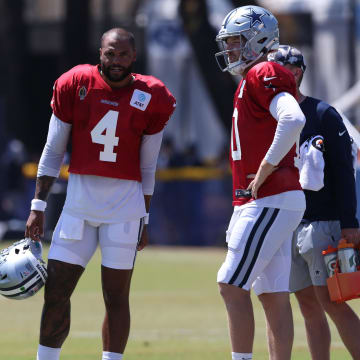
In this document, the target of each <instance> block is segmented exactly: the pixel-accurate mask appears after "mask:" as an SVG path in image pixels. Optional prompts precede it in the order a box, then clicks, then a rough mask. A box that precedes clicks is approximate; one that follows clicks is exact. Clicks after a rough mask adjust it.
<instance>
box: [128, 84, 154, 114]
mask: <svg viewBox="0 0 360 360" xmlns="http://www.w3.org/2000/svg"><path fill="white" fill-rule="evenodd" d="M150 99H151V94H149V93H147V92H144V91H141V90H138V89H135V90H134V93H133V96H132V98H131V100H130V105H131V106H133V107H135V108H137V109H139V110H142V111H145V110H146V108H147V106H148V105H149V102H150Z"/></svg>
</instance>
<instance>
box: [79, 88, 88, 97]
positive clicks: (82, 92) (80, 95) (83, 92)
mask: <svg viewBox="0 0 360 360" xmlns="http://www.w3.org/2000/svg"><path fill="white" fill-rule="evenodd" d="M86 94H87V90H86V87H85V86H82V87H81V88H80V90H79V98H80V100H84V99H85V96H86Z"/></svg>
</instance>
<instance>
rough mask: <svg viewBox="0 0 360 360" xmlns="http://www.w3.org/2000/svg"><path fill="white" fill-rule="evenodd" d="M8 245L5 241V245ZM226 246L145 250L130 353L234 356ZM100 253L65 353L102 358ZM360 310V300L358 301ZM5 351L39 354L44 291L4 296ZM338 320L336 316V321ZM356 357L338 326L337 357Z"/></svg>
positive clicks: (299, 327)
mask: <svg viewBox="0 0 360 360" xmlns="http://www.w3.org/2000/svg"><path fill="white" fill-rule="evenodd" d="M4 246H8V243H4V244H3V246H2V247H4ZM224 255H225V250H224V249H202V248H188V249H184V248H176V247H171V248H170V247H168V248H156V247H152V248H148V249H146V250H144V251H142V252H141V253H139V255H138V258H137V261H136V267H135V272H134V277H133V282H132V291H131V308H132V328H131V333H130V339H129V343H128V346H127V349H126V356H125V358H126V359H128V360H138V359H139V360H140V359H146V360H177V359H178V360H180V359H181V360H183V359H184V360H185V359H186V360H204V359H206V360H220V359H230V346H229V339H228V333H227V319H226V314H225V308H224V306H223V303H222V300H221V298H220V296H219V294H218V291H217V285H216V273H217V269H218V267H219V265H220V264H221V262H222V260H223V258H224ZM99 269H100V256H99V253H98V252H97V253H96V255H95V256H94V258H93V259H92V261H91V262H90V265H89V266H88V268H87V269H86V272H85V273H84V275H83V277H82V279H81V280H80V283H79V285H78V287H77V289H76V290H75V293H74V295H73V299H72V325H71V331H70V335H69V337H68V339H67V341H66V342H65V344H64V347H63V350H62V356H61V359H62V360H100V359H101V333H100V329H101V322H102V317H103V313H104V307H103V302H102V295H101V291H100V289H101V288H100V276H99V275H100V273H99ZM254 305H255V314H256V338H255V346H254V359H256V360H262V359H268V355H267V347H266V338H265V322H264V316H263V312H262V309H261V306H260V305H259V303H258V301H257V299H256V298H254ZM351 305H352V306H353V307H354V308H355V309H356V312H357V313H358V314H359V313H360V301H351ZM0 306H1V325H2V326H1V335H0V359H9V360H34V359H35V353H36V348H37V338H38V327H39V319H40V313H41V306H42V292H41V293H40V294H37V295H36V296H34V297H33V298H30V299H27V300H23V301H14V300H8V299H5V298H3V297H0ZM293 310H294V321H295V342H294V350H293V356H292V359H293V360H300V359H301V360H305V359H310V356H309V352H308V350H307V346H306V339H305V332H304V326H303V320H302V318H301V315H300V313H299V309H298V307H297V305H296V303H295V302H294V306H293ZM331 326H332V324H331ZM336 359H338V360H350V359H351V357H350V356H349V355H348V354H347V352H346V350H345V349H344V346H343V345H342V343H341V341H340V339H339V336H338V334H337V332H336V330H334V328H333V326H332V360H336Z"/></svg>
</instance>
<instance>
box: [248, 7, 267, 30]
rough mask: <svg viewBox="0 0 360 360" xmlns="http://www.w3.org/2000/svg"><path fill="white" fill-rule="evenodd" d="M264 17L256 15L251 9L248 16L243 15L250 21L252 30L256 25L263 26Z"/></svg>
mask: <svg viewBox="0 0 360 360" xmlns="http://www.w3.org/2000/svg"><path fill="white" fill-rule="evenodd" d="M263 16H265V14H258V13H257V12H256V11H255V10H254V9H253V8H250V14H248V15H246V14H244V17H247V18H249V19H250V27H251V28H252V27H253V26H254V25H255V24H256V23H259V25H261V24H263V25H264V26H265V24H264V22H263V20H262V17H263Z"/></svg>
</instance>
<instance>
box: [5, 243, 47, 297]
mask: <svg viewBox="0 0 360 360" xmlns="http://www.w3.org/2000/svg"><path fill="white" fill-rule="evenodd" d="M41 256H42V246H41V243H40V242H38V241H36V242H35V241H32V240H31V239H23V240H21V241H18V242H16V243H14V244H12V245H11V246H9V247H7V248H5V249H3V250H1V252H0V294H1V295H3V296H5V297H7V298H8V299H14V300H22V299H26V298H28V297H30V296H33V295H35V294H36V293H37V292H38V291H39V290H40V289H41V288H42V287H43V286H44V284H45V281H46V279H47V271H46V264H45V262H44V261H43V259H42V257H41Z"/></svg>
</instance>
